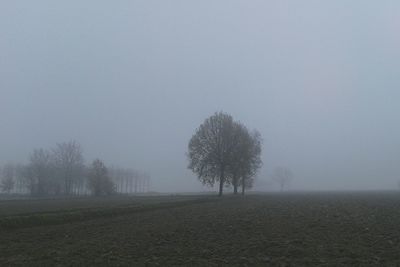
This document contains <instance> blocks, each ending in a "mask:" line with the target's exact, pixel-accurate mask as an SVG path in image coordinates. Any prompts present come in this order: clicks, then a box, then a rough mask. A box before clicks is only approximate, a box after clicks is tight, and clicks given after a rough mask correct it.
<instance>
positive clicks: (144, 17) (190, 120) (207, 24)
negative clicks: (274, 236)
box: [0, 0, 400, 191]
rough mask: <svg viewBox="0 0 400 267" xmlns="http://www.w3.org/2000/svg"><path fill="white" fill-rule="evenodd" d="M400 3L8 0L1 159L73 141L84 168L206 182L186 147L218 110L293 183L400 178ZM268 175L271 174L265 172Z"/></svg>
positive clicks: (182, 185)
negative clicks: (259, 139)
mask: <svg viewBox="0 0 400 267" xmlns="http://www.w3.org/2000/svg"><path fill="white" fill-rule="evenodd" d="M399 11H400V2H399V1H394V0H393V1H389V0H388V1H372V0H370V1H366V0H363V1H361V0H360V1H348V0H346V1H344V0H343V1H317V0H315V1H295V0H293V1H284V0H276V1H245V0H242V1H233V0H229V1H228V0H225V1H204V0H203V1H187V0H181V1H150V0H143V1H98V0H96V1H94V0H93V1H52V0H46V1H28V0H26V1H18V0H17V1H11V0H9V1H1V3H0V125H1V128H0V163H5V162H9V161H12V162H20V161H27V158H28V155H29V153H30V152H31V151H32V150H33V148H37V147H45V148H47V147H51V146H53V145H54V144H55V143H56V142H62V141H68V140H71V139H75V140H77V141H79V142H80V143H81V144H82V146H83V147H84V151H85V158H86V160H87V161H88V162H89V161H91V160H92V159H94V158H95V157H100V158H101V159H103V160H104V161H105V162H106V163H108V164H109V165H111V164H116V165H119V166H124V167H134V168H137V169H141V170H147V171H149V172H150V173H151V175H152V178H153V189H154V190H160V191H174V190H179V191H181V190H190V191H193V190H202V189H203V187H202V186H201V185H200V183H199V182H197V180H196V178H195V177H194V176H193V175H192V174H191V173H190V171H189V170H187V169H186V166H187V159H186V157H185V152H186V148H187V142H188V140H189V139H190V137H191V135H192V134H193V132H194V130H195V128H196V127H197V126H198V125H199V124H200V123H201V122H202V121H203V120H204V119H205V118H206V117H207V116H209V115H212V114H213V113H214V112H215V111H220V110H223V111H225V112H228V113H231V114H232V115H233V116H234V117H235V118H236V119H238V120H240V121H242V122H243V123H245V124H246V125H247V126H248V127H250V128H257V129H258V130H259V131H260V132H261V133H262V135H263V138H264V147H263V148H264V151H263V160H264V167H263V169H262V171H261V174H260V177H259V179H260V180H263V179H267V178H268V175H269V174H270V173H271V170H272V169H273V168H274V167H276V166H278V165H284V166H288V167H290V168H291V169H292V170H293V172H294V174H295V179H294V181H293V184H292V188H293V189H375V188H379V189H389V188H393V187H394V186H395V185H396V181H397V180H398V179H399V178H400V164H399V159H400V139H399V138H400V124H399V114H400V105H399V99H400V90H399V89H400V87H399V85H400V81H399V77H400V75H399V74H400V73H399V72H400V49H399V47H400V34H399V32H400V16H399V15H398V12H399ZM261 183H262V182H261Z"/></svg>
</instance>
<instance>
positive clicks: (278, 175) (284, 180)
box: [272, 167, 293, 192]
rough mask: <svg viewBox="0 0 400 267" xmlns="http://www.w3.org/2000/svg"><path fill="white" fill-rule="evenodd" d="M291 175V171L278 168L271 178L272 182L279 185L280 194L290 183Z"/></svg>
mask: <svg viewBox="0 0 400 267" xmlns="http://www.w3.org/2000/svg"><path fill="white" fill-rule="evenodd" d="M292 179H293V173H292V171H291V170H289V169H288V168H285V167H278V168H276V169H275V172H274V174H273V176H272V180H273V181H274V182H276V183H277V184H278V185H279V188H280V190H281V192H282V191H283V190H284V188H285V187H286V186H287V185H288V184H289V183H290V181H292Z"/></svg>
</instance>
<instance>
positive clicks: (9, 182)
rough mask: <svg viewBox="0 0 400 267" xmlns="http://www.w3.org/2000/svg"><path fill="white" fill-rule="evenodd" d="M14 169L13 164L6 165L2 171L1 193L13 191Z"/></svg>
mask: <svg viewBox="0 0 400 267" xmlns="http://www.w3.org/2000/svg"><path fill="white" fill-rule="evenodd" d="M15 177H16V169H15V166H14V165H13V164H6V165H5V166H4V167H3V169H2V179H1V183H0V188H1V190H2V191H3V192H6V193H8V194H9V193H10V192H11V190H13V189H14V185H15Z"/></svg>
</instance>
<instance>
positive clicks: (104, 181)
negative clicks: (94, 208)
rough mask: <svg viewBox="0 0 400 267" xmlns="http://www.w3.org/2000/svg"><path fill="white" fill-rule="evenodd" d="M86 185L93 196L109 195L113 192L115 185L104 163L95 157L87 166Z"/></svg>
mask: <svg viewBox="0 0 400 267" xmlns="http://www.w3.org/2000/svg"><path fill="white" fill-rule="evenodd" d="M88 178H89V180H88V182H89V183H88V186H89V189H90V191H91V192H92V194H93V195H95V196H101V195H110V194H112V193H114V192H115V186H114V184H113V182H112V181H111V178H110V177H109V176H108V170H107V168H106V166H105V165H104V163H103V162H102V161H101V160H99V159H96V160H94V161H93V163H92V165H91V167H90V168H89V177H88Z"/></svg>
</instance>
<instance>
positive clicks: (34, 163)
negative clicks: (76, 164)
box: [25, 149, 55, 195]
mask: <svg viewBox="0 0 400 267" xmlns="http://www.w3.org/2000/svg"><path fill="white" fill-rule="evenodd" d="M25 178H26V185H27V187H28V191H29V192H30V193H31V194H32V195H47V194H53V193H54V189H55V183H54V182H55V181H54V179H53V178H54V165H53V162H52V158H51V154H50V153H49V152H48V151H47V150H43V149H35V150H34V151H33V153H32V155H31V157H30V163H29V165H28V167H27V169H26V171H25Z"/></svg>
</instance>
